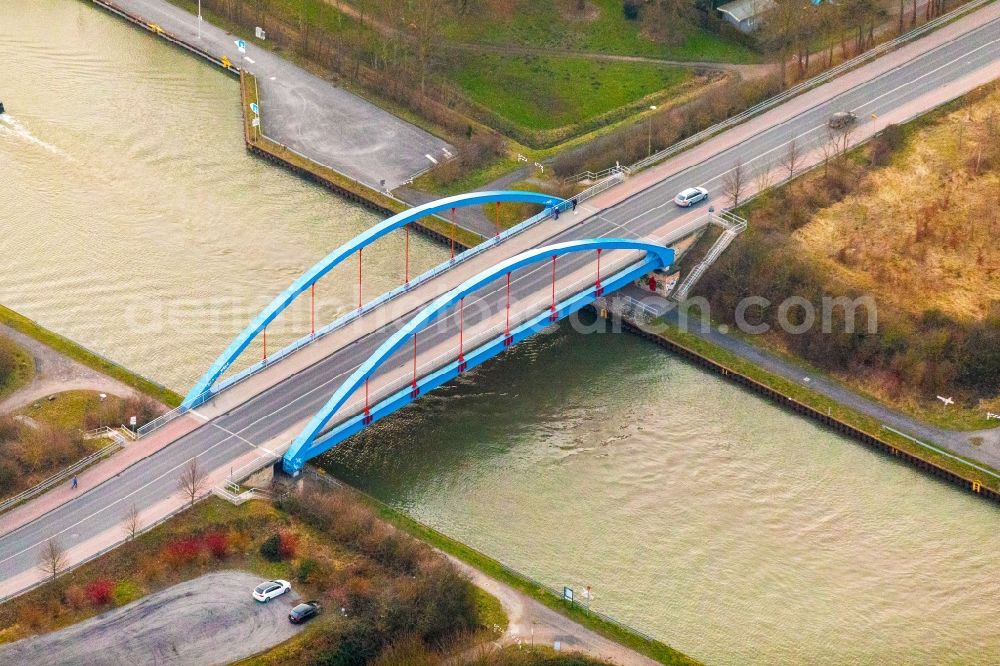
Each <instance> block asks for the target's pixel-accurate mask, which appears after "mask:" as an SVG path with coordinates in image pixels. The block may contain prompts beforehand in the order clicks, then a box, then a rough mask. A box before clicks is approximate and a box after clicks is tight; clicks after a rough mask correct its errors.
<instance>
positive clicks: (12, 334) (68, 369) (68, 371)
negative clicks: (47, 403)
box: [0, 324, 135, 414]
mask: <svg viewBox="0 0 1000 666" xmlns="http://www.w3.org/2000/svg"><path fill="white" fill-rule="evenodd" d="M0 334H2V335H5V336H7V337H8V338H10V339H11V340H13V341H14V342H16V343H17V344H18V345H20V346H21V347H23V348H24V349H26V350H28V353H29V354H31V356H32V358H34V359H35V376H34V377H33V378H32V379H31V382H29V383H28V384H27V385H26V386H24V387H22V388H21V389H19V390H18V391H15V392H14V393H13V394H11V395H10V396H8V397H7V398H6V399H5V400H3V401H0V414H5V413H7V412H11V411H13V410H15V409H19V408H21V407H24V406H25V405H30V404H31V403H33V402H35V401H36V400H41V399H42V398H44V397H46V396H48V395H51V394H53V393H59V392H61V391H73V390H89V391H100V392H102V393H108V394H111V395H116V396H119V397H122V398H124V397H127V396H130V395H133V394H134V393H135V391H134V390H133V389H132V388H131V387H130V386H127V385H125V384H123V383H122V382H120V381H118V380H117V379H112V378H111V377H108V376H107V375H105V374H102V373H100V372H97V371H96V370H92V369H91V368H88V367H87V366H85V365H83V364H81V363H78V362H76V361H74V360H72V359H70V358H67V357H66V356H63V355H62V354H60V353H59V352H57V351H56V350H54V349H52V348H51V347H49V346H47V345H44V344H42V343H41V342H39V341H38V340H35V339H34V338H32V337H29V336H27V335H24V334H23V333H20V332H18V331H15V330H14V329H12V328H10V327H8V326H5V325H4V324H0Z"/></svg>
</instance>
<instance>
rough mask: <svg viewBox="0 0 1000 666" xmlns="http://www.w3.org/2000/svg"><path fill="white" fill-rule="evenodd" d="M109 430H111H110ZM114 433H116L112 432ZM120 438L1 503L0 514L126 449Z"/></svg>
mask: <svg viewBox="0 0 1000 666" xmlns="http://www.w3.org/2000/svg"><path fill="white" fill-rule="evenodd" d="M108 430H111V429H110V428H108ZM112 432H114V431H113V430H112ZM118 437H120V438H121V439H115V440H114V443H113V444H109V445H107V446H105V447H104V448H103V449H100V450H98V451H95V452H94V453H91V454H90V455H89V456H87V457H86V458H83V459H81V460H78V461H76V462H75V463H73V464H72V465H70V466H69V467H66V468H65V469H63V470H61V471H59V472H57V473H56V474H53V475H52V476H50V477H49V478H47V479H45V480H44V481H42V482H40V483H38V484H36V485H34V486H32V487H31V488H28V489H27V490H25V491H24V492H22V493H19V494H17V495H14V496H13V497H11V498H9V499H6V500H4V501H3V502H0V513H4V512H6V511H8V510H10V509H12V508H14V507H15V506H17V505H19V504H21V503H22V502H27V501H28V500H30V499H31V498H33V497H37V496H38V495H41V494H42V493H44V492H45V491H46V490H48V489H50V488H52V487H53V486H55V485H57V484H59V483H61V482H63V481H65V480H66V479H68V478H69V477H71V476H73V475H74V474H76V473H77V472H79V471H80V470H82V469H84V468H86V467H89V466H90V465H92V464H94V463H95V462H97V461H98V460H101V459H102V458H106V457H108V456H109V455H111V454H112V453H114V452H115V451H117V450H118V449H121V448H124V446H125V438H124V437H123V436H122V435H121V434H120V433H119V434H118Z"/></svg>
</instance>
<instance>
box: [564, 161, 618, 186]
mask: <svg viewBox="0 0 1000 666" xmlns="http://www.w3.org/2000/svg"><path fill="white" fill-rule="evenodd" d="M629 171H630V170H629V168H628V167H623V166H622V165H620V164H616V165H614V166H613V167H609V168H607V169H602V170H601V171H597V172H594V171H590V170H588V171H583V172H581V173H578V174H576V175H575V176H570V177H569V178H567V179H565V181H564V182H567V183H579V182H580V181H581V180H600V179H602V178H607V177H608V176H610V175H612V174H615V173H625V174H628V173H629Z"/></svg>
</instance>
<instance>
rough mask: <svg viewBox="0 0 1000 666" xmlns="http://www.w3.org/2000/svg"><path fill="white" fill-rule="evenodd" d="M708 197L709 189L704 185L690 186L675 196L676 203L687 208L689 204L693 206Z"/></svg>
mask: <svg viewBox="0 0 1000 666" xmlns="http://www.w3.org/2000/svg"><path fill="white" fill-rule="evenodd" d="M707 198H708V190H706V189H705V188H704V187H689V188H687V189H686V190H684V191H683V192H681V193H680V194H678V195H677V196H676V197H674V203H675V204H677V205H678V206H680V207H681V208H687V207H688V206H693V205H694V204H696V203H698V202H699V201H704V200H705V199H707Z"/></svg>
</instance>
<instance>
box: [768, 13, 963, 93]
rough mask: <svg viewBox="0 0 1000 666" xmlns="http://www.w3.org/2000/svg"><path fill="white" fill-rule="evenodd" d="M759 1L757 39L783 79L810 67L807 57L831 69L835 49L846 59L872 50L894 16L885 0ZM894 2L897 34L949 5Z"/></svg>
mask: <svg viewBox="0 0 1000 666" xmlns="http://www.w3.org/2000/svg"><path fill="white" fill-rule="evenodd" d="M758 1H759V2H760V4H761V6H762V8H763V7H767V9H766V10H765V11H763V21H762V25H761V29H760V31H759V33H758V35H757V39H758V43H759V44H760V47H761V50H762V51H763V52H764V53H766V54H767V55H769V56H770V58H771V59H772V60H773V61H774V62H776V63H777V64H778V66H779V68H780V70H781V79H782V80H783V81H785V80H787V79H788V78H802V77H804V76H805V75H806V74H807V73H808V72H809V70H810V56H811V55H814V54H816V55H818V54H822V56H823V59H824V62H823V63H822V66H824V67H829V66H830V65H832V64H833V61H834V59H835V57H836V54H835V51H836V50H837V49H839V52H840V56H841V58H844V59H846V58H849V57H851V56H854V55H857V54H859V53H862V52H864V51H866V50H868V49H870V48H871V47H872V46H874V45H875V42H876V38H877V37H878V31H879V28H880V27H881V26H889V25H891V24H892V18H893V16H892V14H893V12H892V11H890V10H889V8H888V7H887V5H886V3H885V0H842V1H840V2H836V3H828V2H824V3H821V4H820V5H818V6H808V5H807V6H803V5H804V3H803V1H802V0H758ZM898 2H899V4H898V6H897V7H896V8H895V14H896V17H895V20H896V32H897V34H898V33H902V32H904V31H905V30H907V29H909V28H912V27H914V26H915V25H916V24H917V22H918V21H919V20H920V18H921V17H923V18H924V19H930V18H933V17H935V16H939V15H940V14H943V13H944V12H945V11H946V9H947V8H948V4H949V3H948V2H947V0H930V2H928V3H926V4H925V5H924V6H923V7H922V8H920V7H918V4H917V0H898ZM765 3H766V4H765ZM953 4H954V3H953ZM789 65H792V66H793V67H794V77H789V76H788V66H789Z"/></svg>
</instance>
